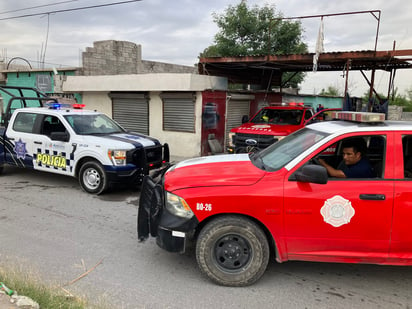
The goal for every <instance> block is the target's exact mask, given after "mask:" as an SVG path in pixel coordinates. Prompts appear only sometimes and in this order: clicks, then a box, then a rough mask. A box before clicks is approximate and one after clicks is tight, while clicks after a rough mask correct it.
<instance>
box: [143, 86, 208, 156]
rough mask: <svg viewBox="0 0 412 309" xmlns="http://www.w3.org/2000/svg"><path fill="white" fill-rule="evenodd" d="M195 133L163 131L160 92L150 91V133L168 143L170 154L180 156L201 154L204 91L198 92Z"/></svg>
mask: <svg viewBox="0 0 412 309" xmlns="http://www.w3.org/2000/svg"><path fill="white" fill-rule="evenodd" d="M195 114H196V119H195V131H196V132H195V133H188V132H174V131H163V116H162V115H163V104H162V99H161V98H160V92H150V103H149V134H150V136H152V137H155V138H157V139H159V140H160V142H161V143H162V144H163V143H168V144H169V148H170V154H171V155H172V156H178V157H198V156H200V144H201V129H202V128H201V125H202V93H201V92H197V93H196V104H195Z"/></svg>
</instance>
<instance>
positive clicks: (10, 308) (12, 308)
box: [0, 293, 19, 309]
mask: <svg viewBox="0 0 412 309" xmlns="http://www.w3.org/2000/svg"><path fill="white" fill-rule="evenodd" d="M17 308H19V307H17V305H16V304H12V303H11V302H10V296H8V295H6V294H3V293H0V309H17Z"/></svg>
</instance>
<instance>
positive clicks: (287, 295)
mask: <svg viewBox="0 0 412 309" xmlns="http://www.w3.org/2000/svg"><path fill="white" fill-rule="evenodd" d="M0 198H1V200H0V261H1V263H2V265H13V267H16V265H17V266H19V267H23V268H24V269H25V270H26V269H27V271H30V272H38V273H40V274H41V276H42V277H43V278H44V280H45V281H47V282H51V283H53V284H64V283H67V282H70V281H71V280H73V279H75V278H78V277H79V276H80V275H81V274H82V273H84V271H85V269H90V268H92V267H93V266H95V265H96V264H98V263H99V262H100V261H102V262H101V264H99V265H98V266H96V268H95V269H94V270H93V271H91V272H90V273H89V274H88V275H87V276H85V277H84V278H82V279H80V280H78V281H76V282H75V283H73V284H71V285H69V286H67V287H66V288H67V289H68V290H70V291H71V292H72V293H74V294H76V295H85V296H87V297H89V298H90V299H94V300H96V299H103V300H104V302H106V303H111V304H112V306H113V308H123V309H129V308H363V309H364V308H412V296H411V293H410V290H411V286H412V268H411V267H392V266H389V267H388V266H375V265H348V264H346V265H345V264H328V263H305V262H287V263H284V264H276V263H271V264H270V265H269V267H268V270H267V272H266V273H265V275H264V276H263V278H262V279H261V280H260V281H259V282H258V283H256V284H255V285H253V286H250V287H246V288H228V287H220V286H216V285H214V284H212V283H211V282H209V281H208V280H207V279H206V278H205V277H203V276H202V275H201V274H200V272H199V270H198V268H197V265H196V260H195V257H194V255H193V253H189V254H185V255H178V254H171V253H168V252H165V251H163V250H161V249H160V248H158V247H157V246H156V245H155V242H154V240H149V241H147V242H145V243H138V242H137V240H136V216H137V207H138V192H137V191H135V190H132V189H127V188H123V189H119V190H117V191H115V192H111V193H108V194H105V195H102V196H93V195H89V194H86V193H84V192H82V191H81V189H80V188H79V185H78V183H77V181H76V180H75V179H72V178H68V177H65V176H59V175H51V174H47V173H41V172H36V171H26V170H21V169H16V168H6V169H5V171H4V174H3V175H2V176H0Z"/></svg>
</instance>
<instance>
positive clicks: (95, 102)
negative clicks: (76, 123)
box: [82, 91, 113, 117]
mask: <svg viewBox="0 0 412 309" xmlns="http://www.w3.org/2000/svg"><path fill="white" fill-rule="evenodd" d="M82 103H83V104H86V106H85V109H90V110H97V111H99V112H101V113H104V114H106V115H107V116H109V117H112V116H113V114H112V113H113V111H112V99H111V98H110V97H109V93H108V92H103V91H102V92H84V93H82Z"/></svg>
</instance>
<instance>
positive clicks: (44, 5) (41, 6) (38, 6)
mask: <svg viewBox="0 0 412 309" xmlns="http://www.w3.org/2000/svg"><path fill="white" fill-rule="evenodd" d="M76 1H79V0H68V1H62V2H56V3H50V4H43V5H37V6H32V7H29V8H24V9H17V10H11V11H6V12H0V15H2V14H8V13H15V12H20V11H26V10H32V9H38V8H43V7H46V6H53V5H59V4H64V3H69V2H76Z"/></svg>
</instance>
